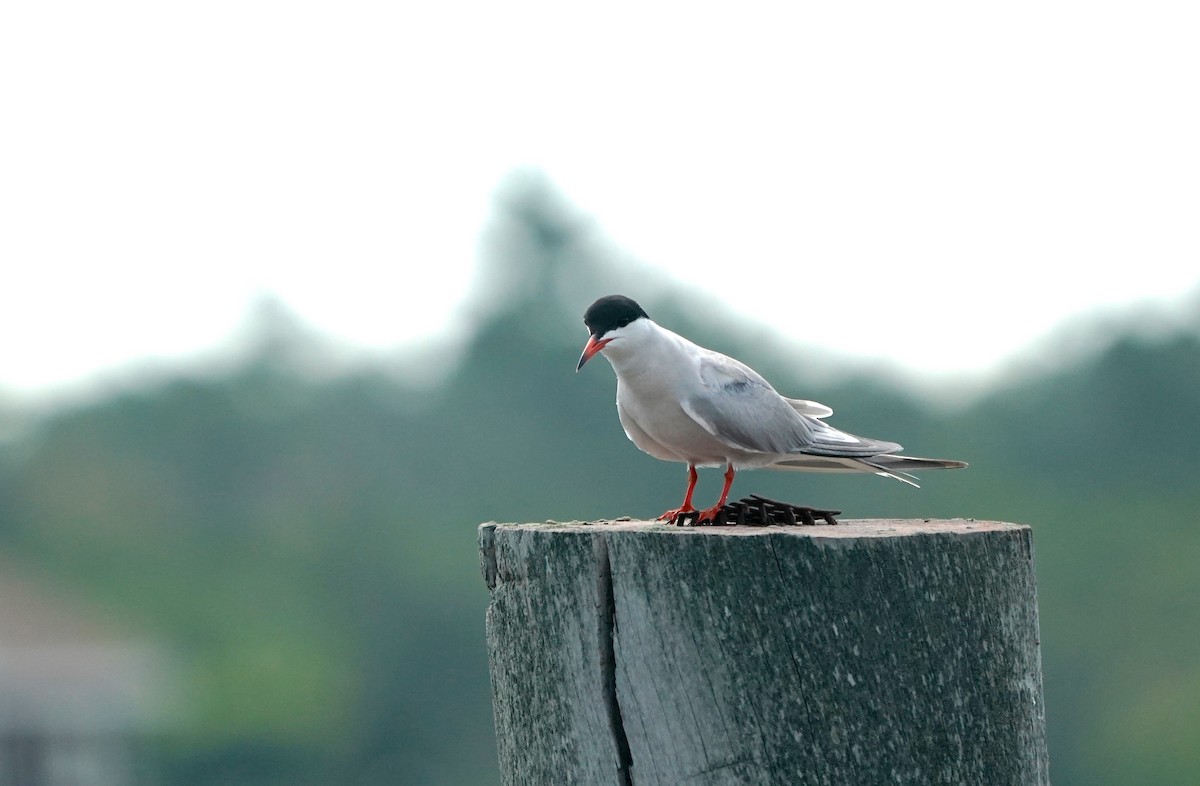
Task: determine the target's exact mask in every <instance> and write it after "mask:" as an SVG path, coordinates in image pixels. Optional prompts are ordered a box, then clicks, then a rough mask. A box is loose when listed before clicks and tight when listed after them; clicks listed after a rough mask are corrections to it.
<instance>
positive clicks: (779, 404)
mask: <svg viewBox="0 0 1200 786" xmlns="http://www.w3.org/2000/svg"><path fill="white" fill-rule="evenodd" d="M713 354H714V355H716V353H713ZM700 376H701V380H702V381H703V382H704V385H703V386H702V387H701V389H700V391H699V392H698V393H697V394H696V395H694V396H691V397H690V398H687V399H685V400H683V401H682V402H680V403H681V404H682V406H683V410H684V412H686V413H687V414H688V416H689V417H690V418H692V420H694V421H696V422H697V423H699V424H700V426H701V427H703V428H704V430H705V431H707V432H708V433H709V434H712V435H713V436H714V437H716V438H717V439H719V440H720V441H721V442H723V443H725V444H726V445H729V446H730V447H733V448H738V449H740V450H748V451H753V452H756V453H776V454H787V453H808V454H812V455H819V456H875V455H879V454H881V453H894V452H896V451H898V450H900V446H899V445H897V444H896V443H894V442H883V441H881V440H875V439H868V438H866V437H858V436H855V435H853V434H847V433H846V432H844V431H839V430H838V429H835V428H833V427H832V426H829V425H827V424H825V423H822V422H821V421H820V420H818V419H817V417H814V416H807V415H804V414H801V412H800V411H798V410H799V408H798V407H796V406H795V404H793V403H792V401H791V400H789V399H785V398H784V397H783V396H781V395H779V393H777V392H776V391H775V389H774V388H773V387H771V386H770V385H769V384H768V383H767V382H766V381H765V380H764V379H763V378H762V377H760V376H759V375H758V374H756V373H755V372H754V371H752V370H751V369H749V368H748V367H746V366H743V365H742V364H740V363H737V362H736V361H732V360H731V359H730V358H726V357H725V356H723V355H716V356H715V357H713V358H706V359H705V361H704V362H703V363H702V365H701V369H700ZM806 403H808V402H806ZM815 406H817V407H819V406H821V405H815ZM823 409H828V408H827V407H825V408H823Z"/></svg>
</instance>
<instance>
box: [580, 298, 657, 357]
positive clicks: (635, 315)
mask: <svg viewBox="0 0 1200 786" xmlns="http://www.w3.org/2000/svg"><path fill="white" fill-rule="evenodd" d="M642 317H645V318H646V319H649V318H650V317H649V315H648V314H646V312H645V311H644V310H643V309H642V307H641V306H639V305H638V304H637V302H636V301H634V300H633V299H632V298H627V297H625V296H624V295H605V296H604V297H602V298H600V299H599V300H597V301H596V302H595V303H593V304H592V305H590V306H588V309H587V311H585V312H583V324H584V325H586V326H587V329H588V332H589V333H590V334H591V335H590V336H589V337H588V342H587V346H585V347H584V348H583V354H582V355H580V356H579V365H578V366H576V367H575V370H576V371H578V370H579V369H581V368H583V364H584V363H586V362H588V360H590V359H591V357H592V355H595V354H596V353H597V352H599V351H600V350H601V349H604V346H605V344H607V343H608V342H609V341H612V338H604V336H605V334H607V333H610V332H612V331H614V330H617V329H618V328H623V327H625V326H626V325H628V324H629V323H630V322H633V321H634V320H635V319H640V318H642Z"/></svg>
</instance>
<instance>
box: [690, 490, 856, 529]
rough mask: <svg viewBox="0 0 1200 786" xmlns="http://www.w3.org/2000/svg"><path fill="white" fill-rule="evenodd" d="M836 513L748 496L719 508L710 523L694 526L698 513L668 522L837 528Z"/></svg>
mask: <svg viewBox="0 0 1200 786" xmlns="http://www.w3.org/2000/svg"><path fill="white" fill-rule="evenodd" d="M841 513H842V512H841V511H840V510H823V509H821V508H809V507H804V506H803V505H792V504H790V503H788V502H779V501H778V500H773V499H767V498H766V497H760V496H758V495H757V494H751V495H750V496H748V497H743V498H742V499H739V500H738V501H737V502H730V503H728V504H726V505H725V507H723V508H721V512H720V513H718V514H717V517H716V519H715V520H713V521H705V522H703V523H698V522H697V521H696V518H697V516H698V515H699V513H698V512H692V513H684V514H683V515H681V516H678V517H676V518H675V520H674V521H673V522H672V523H673V524H675V525H676V526H678V527H697V526H699V527H723V526H740V527H767V526H772V525H784V526H798V525H800V526H809V527H811V526H814V525H815V524H817V520H818V519H821V520H822V522H821V523H824V524H837V519H835V518H834V516H840V515H841Z"/></svg>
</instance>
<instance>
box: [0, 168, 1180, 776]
mask: <svg viewBox="0 0 1200 786" xmlns="http://www.w3.org/2000/svg"><path fill="white" fill-rule="evenodd" d="M487 248H488V249H489V251H488V253H487V258H486V269H485V270H484V271H483V274H482V276H481V280H482V281H484V282H485V285H484V287H483V288H482V289H481V291H480V292H479V296H478V297H477V298H476V301H475V305H474V307H473V311H472V312H471V314H472V316H471V317H470V318H471V319H472V320H473V325H474V332H473V338H472V339H471V341H470V343H469V345H468V346H467V348H466V350H465V353H464V355H463V357H462V358H461V362H460V363H459V364H458V365H457V366H456V367H455V368H456V370H455V371H454V372H453V373H452V375H451V376H450V378H448V379H447V380H445V381H444V383H443V384H441V385H438V386H433V387H430V386H427V385H417V384H413V382H412V380H411V379H408V378H406V377H405V374H406V373H407V374H410V375H411V374H412V373H414V369H412V368H411V367H409V368H407V370H405V368H399V369H397V368H394V367H390V366H385V364H383V363H380V364H378V365H375V366H369V367H360V368H358V369H357V370H351V371H346V372H345V373H341V374H337V375H324V376H321V375H314V374H312V373H309V372H308V371H305V370H304V369H305V368H310V367H311V366H312V363H297V362H295V360H296V359H297V358H306V357H309V356H310V355H313V354H314V353H316V352H317V349H316V344H315V343H314V342H313V340H312V337H311V336H309V334H308V333H306V331H305V329H304V328H303V326H301V325H298V324H294V323H292V322H289V320H288V318H287V317H286V315H281V314H280V313H278V311H273V312H271V314H272V315H271V316H270V317H269V319H268V320H267V322H269V324H266V325H265V326H264V327H263V329H262V331H261V334H262V335H264V336H268V337H269V340H261V341H259V343H258V345H257V350H256V351H255V352H253V353H251V355H250V357H248V358H247V359H246V360H245V361H244V362H243V363H241V364H240V365H238V366H237V367H236V368H232V369H230V370H226V371H224V372H221V373H217V374H211V373H210V374H208V375H204V374H200V373H194V374H191V373H183V372H180V373H179V374H177V375H175V376H174V377H172V378H169V379H165V380H159V381H157V382H153V383H150V382H147V383H145V384H143V385H140V386H131V387H130V388H129V389H126V390H121V391H114V392H112V393H111V394H110V395H107V396H104V397H101V398H99V399H97V400H94V401H91V402H90V403H86V404H78V405H76V406H73V407H69V408H64V409H61V410H59V411H56V412H55V413H53V414H52V415H51V416H48V417H45V418H44V419H42V420H41V422H39V423H38V424H37V425H36V426H35V427H33V428H29V429H26V430H24V431H23V432H22V433H21V434H20V435H19V436H18V437H16V438H14V439H13V440H11V441H9V442H8V443H6V444H5V445H4V448H3V453H2V454H0V545H3V547H4V548H5V550H7V551H8V552H10V553H15V554H17V555H20V556H22V557H23V558H24V559H26V560H29V561H34V562H36V563H38V564H40V565H42V566H44V567H46V568H49V569H51V570H53V571H55V572H56V573H57V574H58V575H60V576H62V577H64V579H67V580H69V581H70V582H71V583H73V585H74V586H75V587H76V588H77V589H78V591H79V592H81V593H84V594H86V595H87V596H89V597H91V598H93V599H96V600H98V601H100V602H102V603H104V604H106V605H107V606H109V607H111V608H113V609H116V610H119V611H120V612H121V613H123V614H124V615H125V617H126V618H128V619H132V620H135V621H137V622H138V623H139V624H140V625H141V626H142V627H144V628H145V629H147V630H150V631H153V632H155V633H156V634H157V635H158V636H159V637H160V638H161V639H162V640H163V641H166V642H168V643H169V645H170V646H171V648H172V651H173V652H174V653H175V655H176V656H177V658H178V662H179V665H180V674H181V676H182V678H183V681H184V687H185V691H186V698H187V702H186V706H187V708H188V712H187V714H186V715H185V716H184V719H183V721H182V723H181V726H180V727H179V728H178V729H177V730H176V732H175V733H172V734H169V735H167V737H166V738H164V739H163V740H161V741H160V742H161V744H160V745H159V746H158V749H159V750H158V758H159V760H160V763H161V766H162V770H163V774H164V777H165V778H166V780H167V781H168V782H169V783H174V784H181V785H184V784H186V785H188V786H191V785H195V786H199V785H200V784H205V785H206V786H207V785H208V784H212V785H214V786H215V785H216V784H238V783H247V784H249V783H254V784H326V783H345V784H375V783H380V784H383V783H389V784H390V783H409V784H445V785H447V786H449V785H454V786H458V785H459V784H486V783H492V782H496V780H497V778H498V775H497V772H496V768H495V762H494V743H493V739H492V719H491V710H490V695H489V687H488V677H487V659H486V653H485V650H484V643H483V613H484V608H485V606H486V602H487V593H486V590H485V588H484V585H483V582H482V580H481V577H480V575H479V566H478V558H477V553H476V544H475V536H476V526H477V525H478V524H479V523H480V522H482V521H487V520H493V519H495V520H501V521H504V520H512V521H526V520H529V521H532V520H541V519H546V518H554V519H560V520H561V519H577V518H580V519H587V518H600V517H613V516H618V515H622V514H631V515H635V516H640V517H646V516H651V515H654V514H657V513H658V512H660V511H661V510H663V509H665V508H667V507H669V506H672V505H674V504H676V503H677V502H678V497H679V495H680V494H681V492H682V490H683V481H684V474H683V468H682V466H677V465H669V464H664V463H661V462H657V461H655V460H654V459H651V458H650V457H648V456H645V455H643V454H641V453H639V452H638V451H637V450H636V449H635V448H634V447H633V446H632V444H630V443H629V442H627V441H626V439H625V437H624V435H623V433H622V432H621V430H620V427H619V425H618V423H617V419H616V413H615V410H614V407H613V396H614V382H613V379H612V375H611V371H610V370H609V369H608V368H607V366H606V365H605V364H603V363H600V364H592V365H590V366H588V367H587V368H585V369H584V372H583V373H581V374H579V375H576V374H575V373H574V365H575V361H576V359H577V357H578V352H579V349H580V346H581V344H582V342H583V339H584V338H585V331H584V329H583V327H582V324H581V322H580V314H581V313H582V309H583V307H584V306H586V305H587V303H588V302H590V300H591V299H592V298H593V297H595V296H597V295H600V294H606V293H609V292H612V291H624V292H626V293H627V294H631V295H634V296H637V297H639V299H641V298H642V292H643V291H645V290H648V291H649V292H650V296H649V297H646V298H645V300H644V305H646V307H647V308H648V309H649V310H650V312H651V314H652V316H654V317H655V318H656V319H657V320H658V321H659V322H661V323H663V324H665V325H668V326H669V327H672V328H673V329H676V330H678V331H679V332H682V333H684V334H686V335H690V336H692V337H694V338H696V339H697V340H699V341H701V342H702V343H706V344H707V345H709V346H712V347H714V348H716V349H720V350H722V351H725V352H727V353H729V354H732V355H735V356H737V357H740V358H742V359H744V360H746V361H748V362H750V363H751V364H752V365H754V366H755V367H756V368H758V369H759V370H760V371H762V372H763V373H764V374H765V375H766V376H767V377H768V378H770V379H772V380H773V381H775V383H776V385H777V386H778V387H780V388H781V390H782V391H783V392H785V393H790V394H792V395H798V396H804V397H807V398H813V399H816V400H819V401H824V402H826V403H828V404H830V405H832V406H833V407H834V408H835V410H836V414H835V416H834V418H833V420H832V422H833V423H834V424H835V425H838V426H841V427H844V428H846V429H848V430H851V431H854V432H858V433H863V434H868V435H872V436H878V437H882V438H887V439H895V440H898V441H900V442H902V443H904V444H905V445H906V446H908V448H909V452H911V453H913V454H915V455H931V456H939V457H946V458H961V459H966V460H968V461H970V462H971V463H972V467H971V469H969V470H967V471H964V472H954V473H929V474H928V475H926V477H925V478H924V479H923V480H924V486H925V488H924V489H923V490H921V491H914V490H912V489H910V488H908V487H906V486H903V485H901V484H899V483H890V482H886V481H884V480H881V479H878V478H872V477H868V476H861V477H857V476H856V477H840V476H797V475H784V474H773V473H768V472H760V473H745V474H743V475H741V476H740V477H739V479H738V481H737V483H736V484H735V487H734V492H735V494H736V495H739V496H740V495H744V494H746V493H751V492H755V493H762V494H766V495H770V496H778V497H780V498H784V499H789V500H793V501H796V502H802V503H806V504H814V505H820V506H830V507H836V508H840V509H842V510H844V511H845V513H846V516H847V517H872V516H887V517H943V516H966V517H975V518H987V519H1001V520H1008V521H1016V522H1022V523H1028V524H1030V525H1032V526H1033V527H1034V533H1035V534H1034V537H1035V547H1036V552H1037V570H1038V580H1039V590H1040V608H1041V625H1042V643H1043V658H1044V669H1045V690H1046V698H1047V707H1048V713H1049V717H1048V725H1049V732H1050V746H1051V758H1052V767H1053V770H1052V771H1053V773H1054V777H1055V780H1056V782H1058V783H1064V784H1065V783H1087V784H1097V785H1099V784H1143V783H1184V782H1195V781H1197V780H1200V746H1197V745H1196V744H1195V742H1196V741H1197V740H1200V657H1197V656H1198V654H1200V603H1197V597H1198V595H1197V577H1198V575H1200V574H1198V573H1197V570H1196V558H1197V555H1198V554H1200V521H1197V519H1198V518H1200V516H1198V514H1197V510H1198V509H1200V483H1198V482H1197V480H1196V478H1197V477H1198V476H1200V451H1197V448H1196V445H1197V443H1198V442H1200V439H1198V438H1200V340H1198V339H1197V333H1196V332H1188V331H1183V332H1178V333H1176V334H1174V335H1171V336H1167V337H1160V338H1158V339H1155V340H1148V339H1138V338H1134V337H1131V336H1132V335H1133V333H1130V335H1129V336H1125V335H1124V333H1125V328H1124V327H1121V328H1119V329H1117V330H1114V331H1113V335H1112V341H1111V343H1110V345H1109V348H1108V349H1107V350H1105V351H1103V352H1101V353H1100V354H1098V355H1095V356H1092V357H1077V356H1071V357H1064V358H1062V359H1061V366H1060V367H1054V368H1048V369H1044V370H1041V371H1039V372H1038V373H1034V374H1029V375H1026V376H1023V377H1018V378H1014V379H1011V380H1009V381H1007V382H1006V383H1005V384H1002V385H998V386H996V387H995V388H994V389H993V390H992V391H991V392H990V393H989V394H987V395H985V396H983V397H981V398H979V399H977V400H975V402H974V403H973V404H971V405H970V406H968V407H966V408H959V409H953V410H950V411H946V410H942V411H937V410H935V409H934V408H932V407H931V406H930V405H928V404H926V403H924V402H923V401H921V400H919V399H918V398H916V397H914V396H913V395H912V394H910V393H906V392H904V391H903V389H902V388H900V387H898V386H896V385H894V384H891V383H889V382H888V381H886V379H885V380H882V381H881V380H880V379H879V378H876V377H874V376H872V375H869V374H867V373H863V372H861V371H860V372H857V373H856V372H853V371H847V370H846V369H845V368H842V369H840V370H838V369H834V370H835V371H837V373H831V372H830V370H831V366H830V362H829V360H828V358H824V357H817V356H816V355H813V356H811V357H809V356H807V355H806V353H805V352H802V351H797V350H794V349H793V350H790V351H789V352H787V353H782V352H780V351H778V346H777V344H776V343H775V342H774V341H773V340H770V339H767V338H766V337H764V336H762V335H758V334H754V333H752V332H747V331H746V330H745V329H743V328H738V327H736V326H734V324H733V323H732V321H730V320H729V319H728V318H726V317H723V316H721V312H722V310H723V309H722V308H721V307H720V304H717V303H713V302H704V301H702V300H698V299H688V300H676V301H672V300H667V299H664V298H662V297H655V294H656V293H659V292H661V291H662V290H663V289H664V288H663V286H662V283H661V282H657V281H655V280H653V279H651V278H649V277H647V275H646V274H642V273H639V272H638V271H637V270H636V269H634V268H631V267H629V266H627V265H625V264H624V263H622V262H621V260H620V258H619V254H616V253H615V252H613V251H612V250H611V249H608V248H606V247H604V245H603V243H602V242H601V241H599V240H598V235H597V233H596V232H595V230H594V229H593V228H592V227H591V226H590V225H589V224H588V223H587V222H586V221H583V220H581V219H579V218H578V217H576V216H574V215H573V214H572V213H571V211H570V210H569V208H567V207H566V206H564V205H563V204H561V203H560V202H559V201H557V200H556V199H555V198H554V196H553V194H551V193H549V192H547V191H546V190H545V189H544V188H540V187H532V188H529V189H527V190H524V191H522V190H520V189H517V190H516V191H515V192H513V193H511V194H509V195H508V197H507V199H506V200H505V201H503V202H502V210H501V215H500V216H499V218H498V220H497V222H496V225H495V226H494V227H493V229H492V230H491V232H490V234H489V239H488V245H487ZM419 296H420V293H419V292H410V293H401V294H400V295H398V297H399V300H398V302H400V303H401V304H402V300H403V297H419ZM796 318H798V319H808V318H813V319H816V318H821V317H820V316H819V315H816V314H801V315H798V316H797V317H796ZM1197 321H1200V320H1197ZM905 332H906V339H907V340H915V341H919V340H920V337H919V335H914V334H913V333H912V331H911V330H908V329H906V331H905ZM311 359H312V358H311V357H309V360H311ZM814 370H816V371H814ZM717 483H718V481H717V480H716V474H712V475H711V476H703V479H702V481H701V489H700V491H699V497H698V499H703V498H704V497H706V496H708V495H710V494H711V495H715V493H716V491H717V487H718V486H717Z"/></svg>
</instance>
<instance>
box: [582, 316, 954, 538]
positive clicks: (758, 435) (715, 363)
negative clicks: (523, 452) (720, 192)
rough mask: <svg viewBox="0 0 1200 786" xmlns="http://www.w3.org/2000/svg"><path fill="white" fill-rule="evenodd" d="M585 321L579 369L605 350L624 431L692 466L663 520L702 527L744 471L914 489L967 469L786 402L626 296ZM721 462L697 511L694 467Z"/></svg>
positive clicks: (666, 457) (818, 409)
mask: <svg viewBox="0 0 1200 786" xmlns="http://www.w3.org/2000/svg"><path fill="white" fill-rule="evenodd" d="M583 323H584V325H586V326H587V329H588V333H589V336H588V341H587V345H586V346H584V348H583V354H582V355H581V356H580V357H579V365H578V366H576V367H575V370H576V371H579V370H580V369H582V368H583V364H584V363H587V362H588V360H590V359H591V358H592V357H593V356H594V355H595V354H596V353H597V352H599V353H601V354H603V355H604V357H605V358H607V360H608V362H609V363H610V364H612V367H613V371H615V372H616V374H617V415H618V416H619V417H620V419H621V426H622V427H623V428H624V429H625V435H626V436H628V437H629V439H630V440H631V441H632V442H633V444H635V445H637V446H638V447H639V448H640V449H641V450H643V451H644V452H646V453H649V454H650V455H651V456H654V457H655V458H658V459H662V460H663V461H679V462H683V463H685V464H687V467H688V486H687V492H686V494H685V495H684V498H683V504H682V505H680V507H679V508H676V509H673V510H668V511H667V512H666V513H664V514H663V515H662V516H660V517H659V518H660V519H669V520H671V521H677V520H679V519H680V518H681V517H683V516H685V515H687V514H696V513H698V516H697V523H698V522H701V521H712V520H714V519H715V518H716V516H717V514H718V513H719V512H720V511H721V508H723V507H724V506H725V501H726V499H728V497H729V487H730V486H731V485H733V478H734V475H735V474H736V473H737V471H738V470H740V469H751V468H757V467H767V468H769V469H779V470H793V471H807V472H870V473H874V474H876V475H883V476H885V477H889V478H895V479H896V480H899V481H902V482H904V483H908V484H909V485H911V486H916V485H917V484H916V483H915V482H914V478H913V477H912V475H910V474H909V471H910V470H921V469H953V468H958V467H965V466H966V464H965V463H964V462H961V461H948V460H943V459H926V458H915V457H912V456H901V455H899V451H900V450H901V448H900V446H899V445H897V444H896V443H894V442H884V441H882V440H877V439H869V438H866V437H858V436H855V435H853V434H848V433H846V432H844V431H839V430H838V429H835V428H833V427H832V426H830V425H828V424H826V423H824V422H823V421H822V420H821V419H822V418H825V417H828V416H829V415H832V414H833V410H832V409H830V408H829V407H827V406H825V405H824V404H818V403H817V402H815V401H805V400H803V399H793V398H784V397H783V396H781V395H779V393H777V392H776V391H775V388H773V387H771V385H770V383H768V382H767V381H766V380H765V379H763V378H762V377H761V376H760V375H759V374H758V373H757V372H756V371H754V369H752V368H750V367H749V366H747V365H746V364H744V363H741V362H739V361H737V360H734V359H733V358H731V357H726V356H725V355H722V354H720V353H719V352H713V351H712V350H711V349H705V348H704V347H701V346H697V345H696V344H693V343H692V342H691V341H688V340H687V339H686V338H684V337H683V336H680V335H678V334H676V333H673V332H672V331H670V330H667V329H666V328H664V327H661V326H659V325H658V324H656V323H655V322H654V321H653V320H651V319H650V317H649V316H647V315H646V312H645V311H644V310H642V307H641V306H639V305H638V304H637V303H636V302H634V301H633V300H631V299H629V298H627V297H625V296H623V295H608V296H606V297H602V298H600V299H599V300H597V301H596V302H595V303H593V304H592V305H591V306H589V307H588V310H587V311H586V312H585V313H584V316H583ZM722 465H724V466H725V487H724V488H723V489H722V490H721V498H720V499H719V500H717V504H716V505H714V506H713V507H711V508H708V509H706V510H703V511H697V510H696V508H694V507H692V492H693V491H694V490H695V488H696V480H697V474H696V467H719V466H722Z"/></svg>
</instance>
